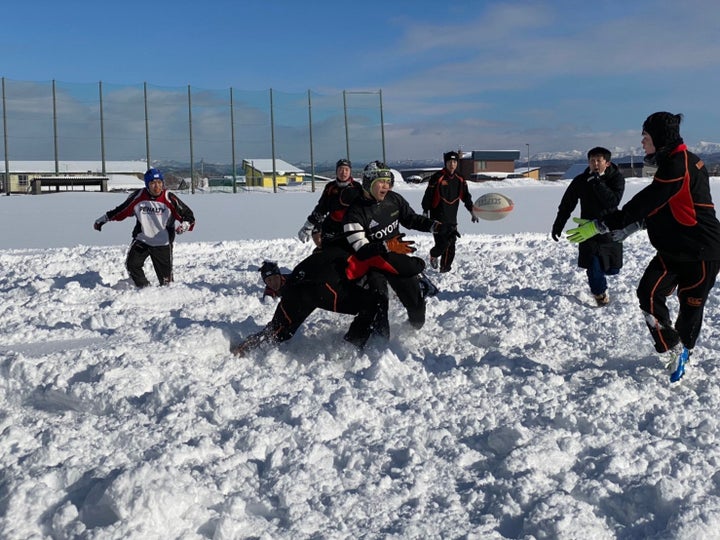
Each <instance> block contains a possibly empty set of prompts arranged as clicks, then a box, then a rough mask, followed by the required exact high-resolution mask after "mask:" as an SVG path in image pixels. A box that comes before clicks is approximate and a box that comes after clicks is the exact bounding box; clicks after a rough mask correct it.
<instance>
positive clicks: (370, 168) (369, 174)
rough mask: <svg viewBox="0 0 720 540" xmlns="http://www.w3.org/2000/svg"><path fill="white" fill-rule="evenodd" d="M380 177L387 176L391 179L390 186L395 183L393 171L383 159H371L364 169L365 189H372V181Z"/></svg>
mask: <svg viewBox="0 0 720 540" xmlns="http://www.w3.org/2000/svg"><path fill="white" fill-rule="evenodd" d="M378 178H387V179H389V180H390V187H392V185H393V184H394V183H395V178H394V177H393V174H392V171H391V170H390V168H389V167H388V166H387V165H385V163H383V162H382V161H377V160H376V161H371V162H370V163H368V164H367V165H365V169H364V170H363V177H362V187H363V189H364V190H365V191H368V192H369V191H370V187H371V186H372V183H373V182H374V181H375V180H377V179H378Z"/></svg>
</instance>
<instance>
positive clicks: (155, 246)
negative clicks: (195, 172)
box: [94, 169, 195, 287]
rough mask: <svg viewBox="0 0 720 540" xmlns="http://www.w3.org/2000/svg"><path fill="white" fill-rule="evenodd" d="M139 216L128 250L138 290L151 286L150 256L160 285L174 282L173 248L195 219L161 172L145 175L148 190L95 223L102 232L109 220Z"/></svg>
mask: <svg viewBox="0 0 720 540" xmlns="http://www.w3.org/2000/svg"><path fill="white" fill-rule="evenodd" d="M133 215H134V216H135V218H136V219H137V221H136V223H135V228H134V229H133V232H132V237H133V240H132V243H131V244H130V249H129V250H128V254H127V259H126V261H125V267H126V268H127V270H128V273H129V274H130V278H131V279H132V280H133V282H134V283H135V285H137V286H138V287H147V286H148V285H150V282H149V281H148V280H147V277H145V272H144V271H143V265H144V264H145V260H146V259H147V258H148V257H150V260H151V261H152V264H153V267H154V268H155V274H156V275H157V278H158V281H159V282H160V285H167V284H169V283H170V282H171V281H172V280H173V263H172V248H173V242H174V241H175V234H182V233H184V232H186V231H192V230H193V227H195V216H194V215H193V213H192V210H190V208H189V207H188V206H186V205H185V204H184V203H183V202H182V201H181V200H180V199H179V198H178V197H177V195H175V194H174V193H170V192H169V191H167V190H166V189H165V182H164V180H163V175H162V173H161V172H160V171H158V170H157V169H148V170H147V172H146V173H145V188H141V189H138V190H137V191H135V192H133V193H132V194H131V195H130V196H129V197H128V198H127V200H126V201H125V202H124V203H122V204H121V205H120V206H118V207H117V208H114V209H113V210H109V211H108V212H106V213H105V214H103V215H102V216H100V217H99V218H97V219H96V220H95V224H94V227H95V230H97V231H99V230H101V229H102V226H103V225H105V223H107V222H108V221H122V220H123V219H125V218H127V217H130V216H133Z"/></svg>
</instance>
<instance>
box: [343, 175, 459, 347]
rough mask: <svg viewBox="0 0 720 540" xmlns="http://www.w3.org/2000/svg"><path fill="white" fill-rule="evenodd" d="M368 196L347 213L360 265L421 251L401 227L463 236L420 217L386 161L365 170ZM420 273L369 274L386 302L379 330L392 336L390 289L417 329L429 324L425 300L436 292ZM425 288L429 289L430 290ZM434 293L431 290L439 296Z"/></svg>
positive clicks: (347, 229)
mask: <svg viewBox="0 0 720 540" xmlns="http://www.w3.org/2000/svg"><path fill="white" fill-rule="evenodd" d="M362 186H363V196H362V197H359V198H358V199H356V200H355V202H354V203H353V204H352V205H351V206H350V208H348V211H347V212H346V214H345V224H344V230H345V233H346V234H347V240H348V242H349V243H350V247H351V248H352V249H353V251H354V252H355V254H356V256H357V259H358V260H359V261H368V260H372V259H373V258H374V257H377V256H383V255H385V254H387V253H390V252H392V253H395V254H400V255H401V256H407V255H409V254H411V253H414V252H415V251H416V248H415V247H414V246H413V244H414V242H412V241H406V240H404V239H403V236H404V235H403V234H400V231H399V228H400V225H402V226H403V227H406V228H408V229H414V230H417V231H424V232H432V233H437V234H439V235H440V236H443V237H450V236H457V237H459V236H460V235H459V234H458V232H457V227H456V226H455V225H453V224H441V223H440V222H438V221H433V220H432V219H430V218H428V217H425V216H423V215H420V214H416V213H415V211H414V210H413V209H412V208H411V207H410V204H409V203H408V202H407V200H405V198H403V197H402V195H400V194H399V193H395V192H394V191H392V187H393V176H392V171H390V169H389V168H388V167H387V166H386V165H385V164H384V163H383V162H381V161H373V162H371V163H368V165H367V166H366V167H365V170H364V172H363V179H362ZM421 272H422V271H421V270H420V271H418V272H417V273H416V274H415V275H412V276H403V275H399V274H393V273H392V272H381V271H379V270H378V269H375V268H371V269H370V271H369V272H368V274H367V280H368V285H369V286H370V288H371V289H372V290H373V291H375V292H377V293H378V294H380V298H381V299H382V302H383V312H382V319H380V320H379V321H378V326H377V327H376V332H377V333H379V334H380V335H382V336H384V337H386V338H388V337H389V336H390V323H389V322H388V305H389V300H388V285H390V287H391V288H392V289H393V291H395V294H396V295H397V297H398V299H399V300H400V302H401V303H402V305H403V306H404V307H405V309H406V310H407V314H408V320H409V321H410V324H411V325H412V326H413V327H415V328H422V326H423V324H425V296H427V295H428V294H427V293H426V292H427V289H426V288H427V287H431V288H432V289H434V287H433V286H432V284H430V283H429V281H428V280H427V278H426V277H425V276H423V275H422V273H421ZM424 289H426V291H425V292H424ZM436 291H437V290H436V289H435V290H434V291H430V292H436Z"/></svg>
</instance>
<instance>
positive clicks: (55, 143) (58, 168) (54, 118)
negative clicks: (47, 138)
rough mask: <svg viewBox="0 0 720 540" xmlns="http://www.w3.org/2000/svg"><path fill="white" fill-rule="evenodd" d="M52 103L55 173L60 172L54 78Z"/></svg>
mask: <svg viewBox="0 0 720 540" xmlns="http://www.w3.org/2000/svg"><path fill="white" fill-rule="evenodd" d="M52 104H53V148H54V151H55V175H56V176H57V175H59V174H60V163H59V162H58V140H57V104H56V103H55V79H53V81H52Z"/></svg>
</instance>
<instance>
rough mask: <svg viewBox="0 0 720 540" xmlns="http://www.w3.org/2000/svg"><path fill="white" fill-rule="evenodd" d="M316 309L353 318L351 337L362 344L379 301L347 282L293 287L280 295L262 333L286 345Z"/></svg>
mask: <svg viewBox="0 0 720 540" xmlns="http://www.w3.org/2000/svg"><path fill="white" fill-rule="evenodd" d="M318 308H319V309H324V310H326V311H334V312H337V313H346V314H349V315H356V317H355V320H353V322H352V324H351V325H350V334H351V336H353V337H355V338H357V339H358V340H359V341H362V342H363V343H364V340H367V338H368V337H369V336H370V333H371V331H372V322H373V320H374V318H375V316H376V313H377V311H378V297H377V295H375V294H373V293H371V292H370V291H368V290H367V289H363V288H362V287H360V286H358V285H356V284H354V283H351V282H349V281H340V282H337V283H334V284H330V283H328V282H317V281H307V282H300V283H293V284H292V285H290V286H289V287H287V288H286V289H285V290H284V291H283V295H282V299H281V300H280V303H279V304H278V306H277V308H276V309H275V314H274V315H273V318H272V320H271V321H270V323H268V325H267V327H266V329H265V331H264V332H265V333H266V334H270V335H269V336H268V337H270V338H271V339H273V340H274V341H286V340H288V339H290V338H291V337H293V335H294V334H295V332H297V329H298V328H299V327H300V325H301V324H302V323H303V322H305V319H307V318H308V316H309V315H310V314H311V313H312V312H313V311H315V309H318Z"/></svg>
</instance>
